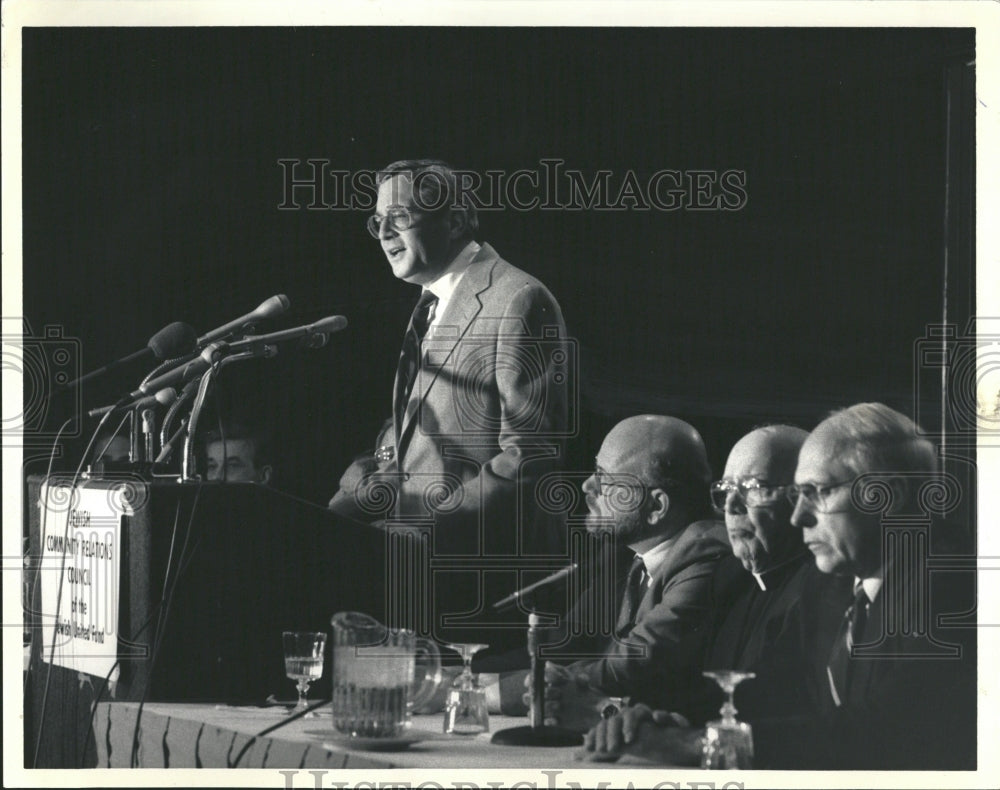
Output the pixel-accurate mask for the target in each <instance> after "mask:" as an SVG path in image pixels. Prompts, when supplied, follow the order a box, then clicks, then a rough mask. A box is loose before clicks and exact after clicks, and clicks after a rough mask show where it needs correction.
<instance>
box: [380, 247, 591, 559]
mask: <svg viewBox="0 0 1000 790" xmlns="http://www.w3.org/2000/svg"><path fill="white" fill-rule="evenodd" d="M422 354H423V364H422V366H421V368H420V370H419V372H418V374H417V379H416V382H415V384H414V386H413V388H412V392H411V394H410V396H409V398H408V400H407V402H406V403H405V404H402V403H395V404H394V409H393V413H394V414H395V415H397V418H396V420H395V442H396V447H395V460H394V462H393V464H392V465H390V466H389V467H388V468H387V469H386V470H385V471H386V472H387V473H389V474H393V473H395V474H396V475H398V477H397V484H398V487H397V497H396V503H395V505H396V506H395V512H394V515H395V516H396V517H398V518H402V519H408V518H415V519H431V520H433V522H434V543H435V553H456V552H457V553H462V554H465V553H469V552H474V553H479V552H482V551H486V552H487V553H490V554H497V553H502V554H518V553H520V550H522V549H527V550H539V549H550V548H551V547H552V538H553V537H554V536H552V535H546V534H544V533H545V532H546V531H548V530H550V529H551V527H552V523H553V520H552V519H551V518H546V516H547V515H549V514H546V513H544V512H543V513H539V510H540V508H539V506H538V505H539V503H538V501H537V500H538V496H539V494H540V493H541V492H538V491H536V490H535V488H536V484H537V483H538V481H539V480H540V479H541V478H542V477H543V476H544V475H545V474H547V473H549V472H551V471H554V470H556V469H558V468H559V461H560V460H561V453H562V444H563V440H564V438H565V436H566V435H567V431H568V428H569V413H568V408H569V404H568V400H569V393H570V389H571V385H572V383H573V382H572V377H573V376H575V374H576V371H575V370H573V369H572V366H571V364H570V362H571V358H570V356H569V353H568V348H567V340H566V329H565V325H564V323H563V318H562V312H561V311H560V309H559V305H558V304H557V303H556V300H555V299H554V298H553V296H552V294H551V293H549V291H548V289H547V288H546V287H545V286H544V285H542V283H540V282H539V281H538V280H536V279H535V278H534V277H532V276H530V275H528V274H526V273H524V272H523V271H521V270H520V269H517V268H515V267H514V266H511V265H510V264H509V263H507V262H506V261H504V260H503V259H501V258H500V257H499V256H498V255H497V253H496V251H495V250H493V248H492V247H490V246H489V245H488V244H484V245H483V246H482V248H481V249H480V251H479V253H478V254H477V255H476V257H475V258H474V259H473V261H472V263H471V265H470V266H469V268H468V269H467V270H466V272H465V274H464V276H463V277H462V279H461V281H460V282H459V284H458V287H457V288H456V290H455V292H454V294H453V295H452V297H451V299H450V300H449V302H448V305H447V308H446V310H445V313H444V314H443V315H442V316H441V317H440V320H439V321H438V322H437V323H436V325H435V326H434V327H432V328H431V330H430V331H429V332H428V334H427V337H425V338H424V342H423V348H422ZM399 389H400V388H399V387H398V386H397V387H396V389H395V391H397V392H398V390H399ZM516 526H520V527H521V531H522V534H521V535H520V536H518V535H517V530H516V529H515V527H516ZM539 530H541V531H542V533H543V534H539ZM515 538H519V540H518V542H516V543H515V542H514V540H515Z"/></svg>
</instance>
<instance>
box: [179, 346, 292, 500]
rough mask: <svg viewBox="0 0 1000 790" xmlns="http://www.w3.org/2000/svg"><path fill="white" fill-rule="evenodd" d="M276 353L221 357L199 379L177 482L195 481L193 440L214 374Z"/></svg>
mask: <svg viewBox="0 0 1000 790" xmlns="http://www.w3.org/2000/svg"><path fill="white" fill-rule="evenodd" d="M276 353H277V349H276V348H275V347H274V346H270V345H267V346H264V347H263V348H262V349H260V350H251V351H244V352H243V353H241V354H232V355H230V356H228V357H223V358H222V359H221V360H219V361H218V362H215V363H214V364H213V365H212V366H211V367H210V368H209V369H208V370H206V371H205V373H204V374H203V375H202V377H201V383H200V384H199V385H198V394H197V395H195V398H194V404H193V405H192V406H191V416H190V418H189V419H188V426H187V436H185V437H184V453H183V455H182V456H181V477H180V480H179V482H181V483H190V482H192V481H194V480H196V479H197V474H196V468H195V466H196V465H195V452H194V438H195V434H196V433H197V430H198V418H199V417H200V416H201V409H202V406H204V404H205V398H206V396H207V395H208V390H209V388H210V387H211V386H212V381H213V379H214V377H215V374H216V372H217V371H221V370H222V368H224V367H226V366H227V365H231V364H232V363H233V362H241V361H242V360H244V359H251V358H253V357H257V356H265V357H270V356H274V355H275V354H276Z"/></svg>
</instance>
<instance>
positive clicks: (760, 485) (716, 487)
mask: <svg viewBox="0 0 1000 790" xmlns="http://www.w3.org/2000/svg"><path fill="white" fill-rule="evenodd" d="M748 483H753V485H752V486H750V485H748ZM789 485H790V484H789V483H783V484H774V483H768V482H767V481H766V480H761V479H760V478H758V477H754V476H753V475H742V476H741V477H738V478H732V477H723V478H722V479H721V480H716V481H715V482H713V483H712V484H711V485H710V486H709V487H708V496H709V499H711V500H712V507H713V508H715V510H716V511H718V512H719V513H724V512H725V510H726V502H727V501H729V493H730V492H732V491H735V492H736V496H737V497H739V500H740V502H741V503H742V504H743V506H744V507H753V508H760V507H768V506H770V505H773V504H774V503H775V502H779V501H781V500H782V499H785V498H787V491H788V487H789ZM764 489H768V490H772V491H774V492H775V493H774V494H773V495H772V497H771V499H769V500H767V501H763V502H754V503H751V502H750V501H749V499H748V496H749V494H751V493H753V492H758V491H763V490H764ZM717 493H721V494H723V500H722V504H721V505H719V504H716V501H715V495H716V494H717Z"/></svg>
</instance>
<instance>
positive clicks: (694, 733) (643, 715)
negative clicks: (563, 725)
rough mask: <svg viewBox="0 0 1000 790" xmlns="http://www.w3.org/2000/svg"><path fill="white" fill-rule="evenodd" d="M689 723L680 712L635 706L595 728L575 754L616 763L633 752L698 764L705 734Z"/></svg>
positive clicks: (648, 757)
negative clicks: (624, 755) (689, 725)
mask: <svg viewBox="0 0 1000 790" xmlns="http://www.w3.org/2000/svg"><path fill="white" fill-rule="evenodd" d="M686 725H687V721H686V719H684V717H683V716H680V715H679V714H676V713H668V712H667V711H665V710H657V711H654V710H651V709H650V708H649V707H647V706H646V705H641V704H640V705H633V706H632V707H629V708H626V709H625V710H624V711H622V712H621V713H619V714H616V715H615V716H613V717H611V718H610V719H605V720H603V721H601V722H598V723H597V724H596V725H595V726H594V727H592V728H591V729H590V731H589V732H587V734H586V735H585V736H584V740H583V747H582V748H581V749H579V750H578V751H577V752H576V755H575V756H576V759H577V760H584V761H588V762H614V761H615V760H617V759H618V758H619V757H621V756H622V755H623V754H629V755H633V756H636V757H641V758H643V759H646V760H649V761H651V762H655V763H661V764H666V765H698V763H699V761H700V758H701V741H702V734H703V733H702V730H699V729H693V728H691V727H688V726H686Z"/></svg>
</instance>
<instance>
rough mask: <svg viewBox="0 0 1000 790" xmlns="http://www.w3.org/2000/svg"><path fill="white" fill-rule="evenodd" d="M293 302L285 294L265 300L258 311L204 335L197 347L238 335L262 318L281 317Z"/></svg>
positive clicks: (199, 339) (258, 307)
mask: <svg viewBox="0 0 1000 790" xmlns="http://www.w3.org/2000/svg"><path fill="white" fill-rule="evenodd" d="M291 304H292V303H291V301H290V300H289V298H288V297H287V296H285V295H284V294H278V295H277V296H272V297H271V298H270V299H265V300H264V301H263V302H261V303H260V304H259V305H258V306H257V309H256V310H252V311H251V312H249V313H247V314H246V315H243V316H240V317H239V318H235V319H233V320H232V321H230V322H229V323H228V324H223V325H222V326H220V327H219V328H218V329H213V330H212V331H211V332H209V333H208V334H205V335H202V336H201V337H199V338H198V343H197V347H198V348H202V347H204V346H206V345H208V344H209V343H213V342H215V341H216V340H221V339H222V338H225V337H229V335H233V334H236V333H237V332H240V331H242V330H244V329H246V328H247V327H248V326H249V325H250V324H252V323H254V322H256V321H260V320H261V319H262V318H271V317H272V316H276V315H281V314H282V313H283V312H285V311H286V310H287V309H288V308H289V307H291Z"/></svg>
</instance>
